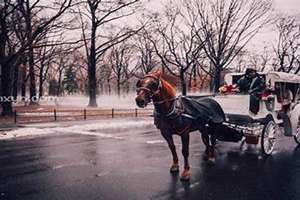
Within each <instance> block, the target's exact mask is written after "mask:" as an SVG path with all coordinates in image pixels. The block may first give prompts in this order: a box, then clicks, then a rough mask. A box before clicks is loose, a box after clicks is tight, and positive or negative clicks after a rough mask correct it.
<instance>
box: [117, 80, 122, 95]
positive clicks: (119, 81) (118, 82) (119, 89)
mask: <svg viewBox="0 0 300 200" xmlns="http://www.w3.org/2000/svg"><path fill="white" fill-rule="evenodd" d="M117 93H118V97H120V96H121V80H120V77H119V76H118V78H117Z"/></svg>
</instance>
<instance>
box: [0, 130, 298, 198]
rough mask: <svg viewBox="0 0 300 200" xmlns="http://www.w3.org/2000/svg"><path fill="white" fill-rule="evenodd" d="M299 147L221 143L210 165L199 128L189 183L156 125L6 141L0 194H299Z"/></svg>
mask: <svg viewBox="0 0 300 200" xmlns="http://www.w3.org/2000/svg"><path fill="white" fill-rule="evenodd" d="M93 132H96V133H97V130H93ZM105 134H109V135H110V136H113V135H115V136H116V137H105V136H104V135H105ZM176 143H177V144H180V142H179V138H177V139H176ZM295 147H296V145H295V143H294V141H293V140H292V139H290V138H281V139H280V142H279V144H278V145H277V148H276V151H275V152H274V155H273V156H271V157H269V158H264V157H262V156H260V154H259V149H256V148H255V147H246V146H245V147H240V145H239V144H233V143H221V142H220V143H218V145H217V156H218V157H217V160H216V165H215V166H209V165H207V164H206V163H205V162H204V161H202V159H201V158H202V152H203V150H204V146H203V145H202V142H201V140H200V135H199V134H198V133H192V134H191V147H190V157H191V165H192V179H191V182H190V183H189V184H188V183H181V182H180V181H179V178H178V177H177V176H172V175H170V174H169V165H170V164H171V156H170V153H169V150H168V147H167V145H166V143H165V142H164V141H163V140H162V138H161V136H160V135H159V133H158V131H157V130H156V129H154V128H149V127H147V128H145V129H133V130H130V129H129V130H122V131H118V130H114V131H109V130H108V131H107V132H103V131H101V134H100V136H95V135H87V134H85V135H81V134H74V133H67V132H59V133H57V134H55V135H47V136H42V137H28V138H20V139H16V140H6V141H0V199H1V200H2V199H30V200H33V199H37V200H41V199H43V200H44V199H51V200H52V199H70V200H74V199H101V200H102V199H104V200H106V199H108V200H109V199H112V200H116V199H118V200H119V199H130V200H132V199H138V200H141V199H202V200H206V199H212V200H218V199H222V200H227V199H230V200H233V199H245V200H248V199H249V200H250V199H253V200H257V199H262V200H299V199H300V149H297V148H295ZM177 151H178V153H180V146H178V148H177Z"/></svg>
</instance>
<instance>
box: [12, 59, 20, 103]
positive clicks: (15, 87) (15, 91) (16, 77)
mask: <svg viewBox="0 0 300 200" xmlns="http://www.w3.org/2000/svg"><path fill="white" fill-rule="evenodd" d="M18 85H19V65H15V66H14V81H13V97H14V100H17V98H18Z"/></svg>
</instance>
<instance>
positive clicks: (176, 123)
mask: <svg viewBox="0 0 300 200" xmlns="http://www.w3.org/2000/svg"><path fill="white" fill-rule="evenodd" d="M224 121H225V114H224V112H223V110H222V108H221V106H220V105H219V104H218V103H217V102H216V101H215V100H213V99H211V98H195V97H193V98H191V97H179V98H178V100H177V101H176V112H172V114H171V115H167V116H165V115H162V114H160V113H159V112H157V111H156V110H154V124H155V125H156V127H157V128H159V129H173V130H175V131H176V132H182V130H183V129H184V127H186V126H189V124H191V123H192V124H194V125H196V126H197V127H198V126H199V127H202V126H204V125H205V124H211V123H216V124H220V123H222V122H224Z"/></svg>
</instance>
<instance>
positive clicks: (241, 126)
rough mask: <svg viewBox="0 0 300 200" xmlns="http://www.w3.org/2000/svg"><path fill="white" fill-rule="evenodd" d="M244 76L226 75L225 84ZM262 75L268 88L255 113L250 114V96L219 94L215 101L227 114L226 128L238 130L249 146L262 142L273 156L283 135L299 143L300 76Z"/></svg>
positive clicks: (265, 149)
mask: <svg viewBox="0 0 300 200" xmlns="http://www.w3.org/2000/svg"><path fill="white" fill-rule="evenodd" d="M242 75H243V74H242V73H229V74H227V75H225V82H226V83H227V84H228V85H234V84H236V83H237V81H238V80H239V79H240V78H241V76H242ZM259 75H260V77H261V78H263V79H264V81H265V84H266V88H267V89H266V91H264V92H263V94H262V95H261V96H260V98H259V99H258V100H257V101H258V102H257V103H256V105H257V106H259V107H258V112H257V113H256V114H254V113H252V112H251V111H250V110H251V108H250V106H251V103H250V102H251V101H250V99H251V95H250V94H239V93H224V94H222V93H220V94H217V95H215V96H214V97H213V99H214V100H216V101H217V102H218V103H219V104H220V105H221V107H222V109H223V111H224V113H225V116H226V121H225V122H224V125H226V126H228V127H230V128H232V129H234V130H237V133H240V134H241V140H242V139H244V141H245V142H246V143H248V144H259V142H260V145H261V149H262V153H263V154H265V155H270V154H271V153H272V151H273V149H274V146H275V144H276V138H277V137H278V135H279V134H280V133H282V134H283V135H286V136H292V137H294V139H295V141H296V143H297V144H300V122H299V119H300V99H299V97H300V76H298V75H294V74H289V73H283V72H268V73H260V74H259ZM221 140H222V139H221ZM225 141H226V140H225Z"/></svg>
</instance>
